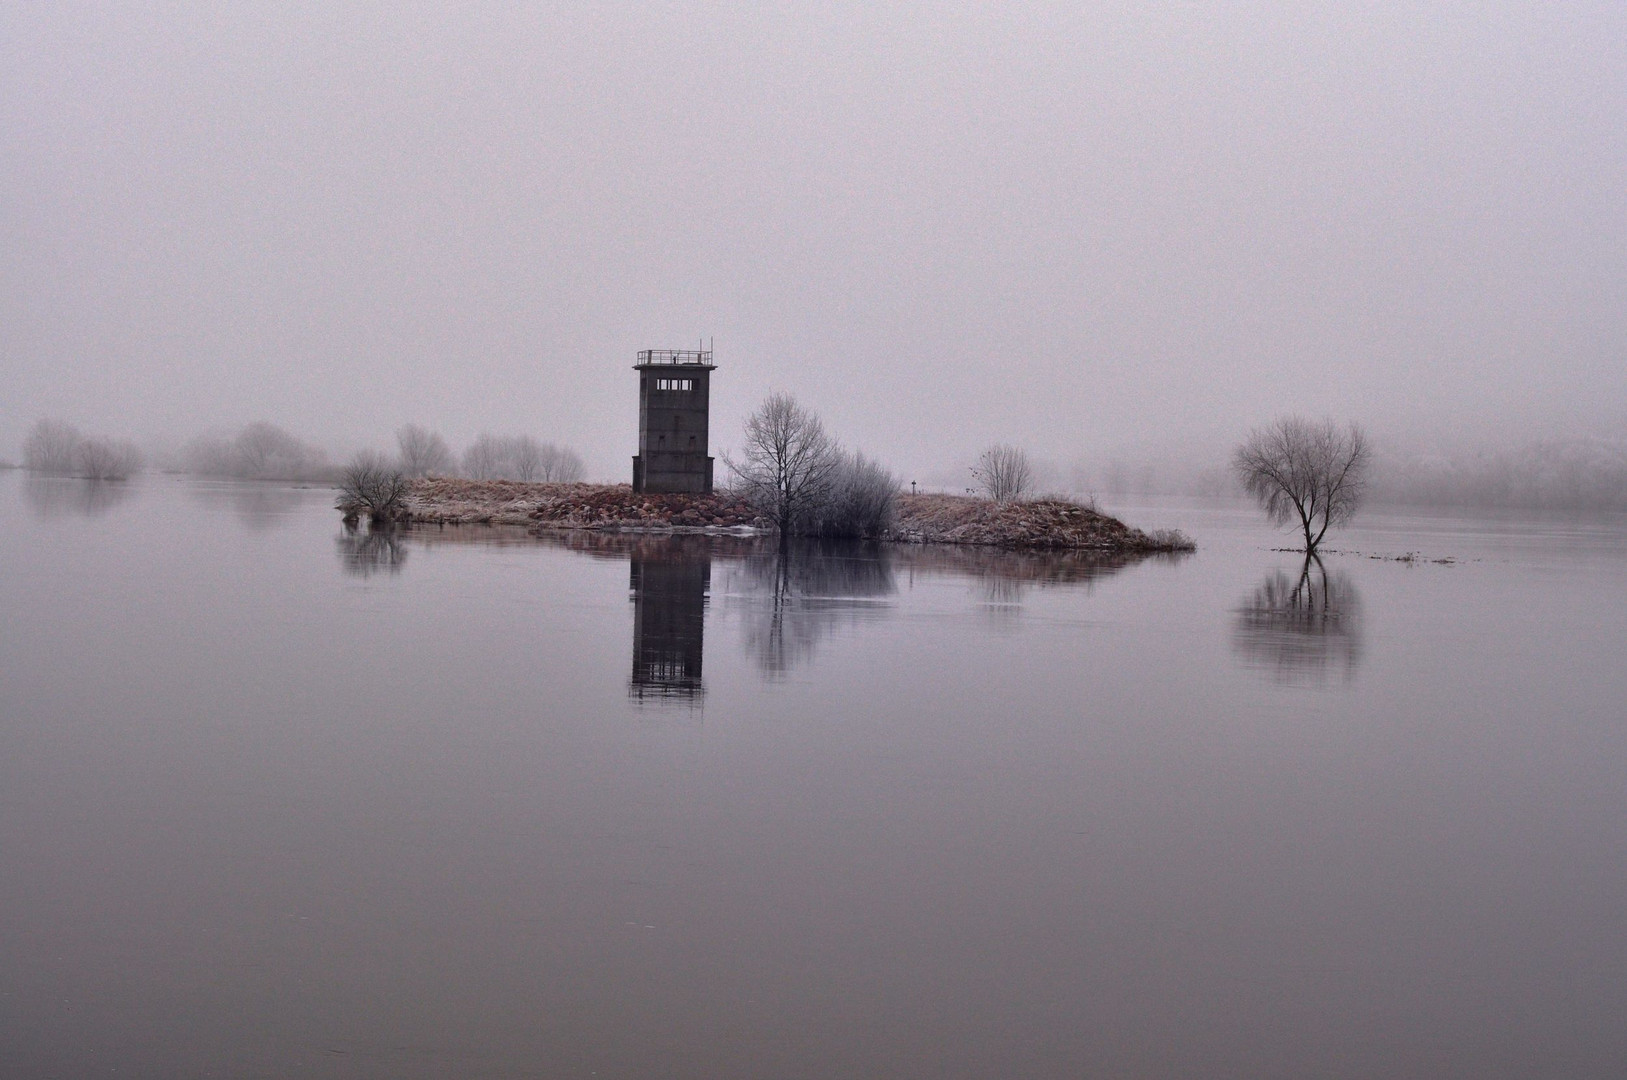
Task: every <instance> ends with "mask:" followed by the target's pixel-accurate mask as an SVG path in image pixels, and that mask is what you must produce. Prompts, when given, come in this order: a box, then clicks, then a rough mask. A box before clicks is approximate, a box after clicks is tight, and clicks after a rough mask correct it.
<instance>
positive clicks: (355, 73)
mask: <svg viewBox="0 0 1627 1080" xmlns="http://www.w3.org/2000/svg"><path fill="white" fill-rule="evenodd" d="M1624 41H1627V6H1623V5H1621V4H1619V3H1610V4H1604V3H1600V4H1582V3H1578V4H1570V5H1563V6H1560V5H1537V4H1495V5H1471V4H1452V5H1409V4H1395V3H1382V4H1368V5H1349V6H1340V7H1333V6H1328V7H1318V8H1315V9H1304V10H1300V9H1296V8H1289V7H1283V6H1280V5H1270V4H1259V5H1254V4H1210V5H1148V4H1139V3H1137V4H1124V5H1110V4H1099V5H1091V6H1090V9H1089V10H1088V11H1075V10H1069V9H1068V8H1067V7H1065V6H1063V5H1040V4H1029V3H1001V4H976V5H969V4H957V5H940V4H931V5H928V4H919V5H912V4H889V5H868V4H864V5H858V4H829V5H817V6H816V7H815V9H812V10H809V9H805V8H804V7H803V6H800V5H798V6H792V5H786V6H782V7H769V6H767V5H753V6H750V7H748V8H743V9H741V8H736V7H735V6H732V5H716V6H707V5H683V4H663V5H656V4H648V3H639V4H624V5H618V4H609V3H595V4H569V5H567V4H558V5H547V6H546V7H545V9H539V10H510V9H509V8H508V6H506V5H469V6H462V7H459V8H456V9H453V8H450V7H447V6H445V5H417V4H404V3H390V4H376V5H358V4H344V5H334V4H327V3H323V4H298V3H288V2H278V3H275V4H268V3H241V4H233V5H230V6H229V7H220V6H218V5H202V4H197V5H187V4H155V3H142V4H62V5H22V4H12V5H6V6H5V7H4V8H3V9H0V56H3V62H0V245H3V257H0V275H3V278H0V458H7V459H11V460H13V461H15V460H16V459H17V457H18V455H19V451H18V447H19V445H20V444H21V442H22V440H23V438H24V437H25V435H26V433H27V431H28V429H29V427H30V426H31V425H32V424H33V423H34V422H35V421H36V420H37V419H39V418H40V417H46V416H49V417H60V418H62V419H64V420H67V421H70V422H72V423H74V424H76V425H78V426H80V427H81V428H83V429H85V430H86V431H91V432H96V433H105V434H107V435H110V436H114V437H118V438H132V439H135V440H137V441H138V442H140V443H142V444H143V445H144V446H146V447H148V448H150V452H156V454H157V455H158V456H159V457H161V456H162V453H163V451H164V450H165V449H166V448H169V449H174V448H177V447H180V446H182V445H183V444H185V443H187V442H188V441H189V440H192V439H194V438H196V437H197V436H200V435H203V434H205V433H208V432H216V433H221V434H222V435H223V436H224V435H230V433H231V432H234V431H239V430H241V429H242V428H243V427H244V425H247V424H249V423H251V422H254V421H259V420H266V421H270V422H272V423H274V424H276V425H279V426H280V427H282V428H284V429H286V430H287V431H288V432H290V433H292V435H293V436H295V437H296V438H298V439H300V440H303V441H305V442H308V443H310V444H312V445H315V446H319V447H322V448H323V449H324V450H326V451H327V452H328V453H330V454H333V455H336V456H337V455H342V454H344V453H347V452H348V451H350V450H352V449H355V448H357V447H361V446H369V445H370V446H378V447H389V446H392V445H393V442H394V435H393V433H394V432H395V430H396V429H397V428H398V427H400V426H401V425H402V424H404V423H408V422H413V423H419V424H423V425H425V426H427V427H428V428H431V429H433V430H435V431H438V432H440V433H442V434H443V435H445V436H446V438H447V439H448V440H449V441H450V442H451V443H452V445H453V449H454V450H455V451H461V450H462V448H463V447H465V446H467V445H468V444H470V443H471V442H472V441H473V440H474V439H475V438H476V437H477V435H478V434H480V433H482V432H510V431H513V432H527V433H531V434H533V435H535V436H536V437H538V438H541V439H546V440H550V441H552V442H555V443H558V444H560V445H561V446H565V447H569V448H571V449H572V450H574V451H575V452H577V453H579V454H580V455H581V456H582V458H583V459H584V462H585V465H586V473H587V475H588V477H589V478H591V479H603V480H618V481H621V480H626V479H627V477H628V475H630V465H629V460H630V458H631V455H632V454H633V452H634V449H635V445H634V444H635V439H636V429H637V408H636V395H635V391H636V381H635V379H636V376H635V375H634V373H633V372H632V371H631V370H630V368H631V365H632V363H633V361H634V353H635V352H636V350H638V349H641V348H650V347H677V348H684V347H695V346H696V345H697V344H699V343H700V341H701V340H702V338H703V337H704V338H705V339H706V340H707V341H708V342H710V341H712V340H715V342H716V349H717V362H718V364H719V372H718V374H717V376H716V378H715V379H714V383H713V404H712V411H713V415H712V432H713V435H712V443H713V448H714V451H716V450H719V449H725V448H728V447H730V446H733V445H737V444H738V440H739V431H740V426H741V422H742V421H743V419H744V417H745V415H746V414H747V413H748V412H749V411H750V410H751V409H752V408H754V407H755V406H756V405H757V403H758V402H760V401H761V400H762V398H763V397H764V396H765V395H766V394H767V393H768V392H769V391H770V390H773V389H783V390H788V391H791V392H792V393H794V394H796V395H797V396H798V397H799V398H800V399H801V400H802V401H803V402H804V403H805V404H807V405H808V406H809V407H810V408H812V409H814V410H815V411H817V412H818V413H819V414H821V415H822V416H823V417H824V419H825V421H826V423H827V425H828V426H829V427H830V428H831V430H832V431H833V432H834V433H836V434H837V435H839V436H840V437H841V438H842V439H843V440H844V441H846V442H847V443H848V444H849V445H852V446H855V447H858V448H860V449H863V450H864V451H865V452H867V453H869V454H872V455H875V456H876V457H878V458H880V459H881V460H882V461H884V462H886V463H887V464H888V465H890V466H891V467H893V468H894V469H895V470H897V471H898V472H899V473H900V474H901V475H902V476H903V477H904V478H905V479H906V480H909V479H918V480H920V481H922V482H923V483H929V484H938V485H944V486H954V485H955V484H957V483H963V482H965V475H966V473H965V470H966V466H968V465H969V464H970V463H971V462H972V461H973V459H974V458H975V456H976V454H977V452H978V450H979V449H981V448H982V447H984V446H986V445H987V444H989V443H992V442H997V441H1000V442H1014V443H1018V444H1020V445H1022V446H1024V447H1025V448H1026V449H1028V450H1029V452H1030V453H1032V454H1033V455H1034V456H1035V457H1036V459H1038V460H1039V461H1040V462H1042V463H1043V464H1044V465H1045V467H1046V468H1047V469H1048V470H1049V482H1051V483H1053V484H1058V485H1067V486H1073V487H1076V488H1081V489H1083V488H1096V489H1099V490H1104V491H1105V490H1114V489H1115V485H1117V486H1118V487H1120V488H1123V489H1127V490H1128V489H1134V488H1138V487H1139V488H1157V487H1166V488H1181V487H1184V488H1188V489H1202V488H1204V486H1205V485H1219V484H1221V483H1222V482H1223V477H1222V471H1223V468H1224V464H1225V459H1226V455H1227V453H1228V451H1229V449H1230V447H1231V446H1232V445H1233V444H1234V443H1235V442H1236V441H1237V439H1238V438H1240V437H1241V436H1242V435H1243V434H1244V433H1245V432H1246V431H1247V429H1248V428H1249V427H1251V426H1254V425H1256V424H1260V423H1263V422H1266V421H1268V420H1270V419H1271V418H1273V417H1274V416H1276V415H1278V414H1281V413H1284V412H1301V413H1306V414H1311V415H1322V414H1329V415H1332V416H1335V417H1338V418H1341V419H1345V418H1348V419H1354V420H1357V421H1360V422H1361V423H1363V424H1365V425H1366V426H1367V427H1368V429H1369V431H1370V432H1371V433H1372V435H1373V436H1374V440H1375V443H1376V444H1377V446H1378V448H1379V451H1380V455H1379V460H1378V463H1377V464H1378V466H1379V468H1380V470H1381V473H1380V479H1381V487H1382V486H1383V485H1384V484H1387V485H1388V487H1389V489H1390V490H1391V491H1392V492H1394V491H1411V492H1413V493H1414V494H1417V495H1418V497H1421V498H1435V497H1445V496H1442V495H1440V494H1439V491H1440V490H1451V491H1455V492H1462V491H1464V490H1468V488H1470V487H1473V486H1474V485H1480V486H1482V487H1484V486H1485V485H1486V484H1491V485H1492V486H1493V487H1495V486H1496V484H1497V483H1499V481H1498V480H1497V477H1498V476H1499V475H1502V476H1504V477H1505V480H1506V483H1505V486H1507V485H1515V486H1517V485H1519V484H1526V485H1528V486H1529V485H1533V484H1534V485H1535V486H1536V488H1537V489H1538V490H1539V492H1540V491H1542V490H1546V489H1545V488H1544V486H1543V485H1544V483H1545V482H1544V481H1542V480H1541V479H1540V477H1542V476H1546V475H1556V476H1562V477H1563V476H1570V477H1571V481H1570V482H1571V483H1572V484H1573V486H1576V487H1577V488H1578V489H1582V488H1587V487H1588V485H1590V484H1592V485H1595V486H1597V484H1598V483H1599V482H1600V481H1598V480H1597V475H1598V471H1599V470H1600V469H1603V470H1605V472H1606V473H1608V474H1609V475H1612V476H1616V477H1618V479H1627V442H1624V438H1627V355H1624V353H1627V349H1624V344H1623V343H1624V341H1627V210H1624V205H1623V201H1622V193H1623V192H1624V191H1627V125H1624V124H1623V123H1622V118H1623V117H1624V116H1627V49H1624V48H1623V46H1622V43H1623V42H1624ZM1533 462H1535V463H1536V464H1532V463H1533ZM1555 463H1557V464H1555ZM1612 469H1613V470H1615V472H1614V473H1610V472H1609V470H1612ZM1544 470H1546V472H1545V471H1544ZM1566 470H1570V472H1568V473H1567V472H1566ZM1589 470H1592V471H1591V472H1590V471H1589ZM1531 476H1536V477H1538V478H1539V479H1537V480H1531V479H1529V477H1531ZM1508 477H1513V478H1514V479H1506V478H1508ZM1521 477H1525V479H1520V478H1521ZM1443 484H1444V485H1446V487H1445V488H1442V487H1441V485H1443ZM1452 484H1456V485H1457V486H1456V487H1452V486H1451V485H1452ZM1431 485H1435V486H1433V487H1432V486H1431ZM1623 491H1624V492H1627V488H1623ZM1432 493H1433V494H1432ZM1537 501H1541V500H1540V499H1538V500H1537Z"/></svg>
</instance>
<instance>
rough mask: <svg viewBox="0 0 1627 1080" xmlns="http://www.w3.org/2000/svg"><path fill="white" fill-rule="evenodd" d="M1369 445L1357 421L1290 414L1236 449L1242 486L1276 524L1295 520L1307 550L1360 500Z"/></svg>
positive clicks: (1234, 457)
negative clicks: (1342, 424)
mask: <svg viewBox="0 0 1627 1080" xmlns="http://www.w3.org/2000/svg"><path fill="white" fill-rule="evenodd" d="M1370 458H1371V451H1370V450H1369V448H1368V445H1367V437H1366V436H1365V435H1364V434H1363V433H1362V430H1361V428H1359V427H1357V426H1356V425H1355V424H1350V425H1347V426H1346V427H1344V428H1340V427H1339V426H1338V425H1336V424H1335V423H1334V422H1333V421H1332V420H1315V421H1313V420H1306V419H1303V418H1301V417H1298V416H1288V417H1284V418H1282V419H1280V420H1277V421H1276V422H1275V423H1273V424H1271V425H1270V426H1269V427H1265V428H1262V429H1260V430H1257V431H1253V432H1250V433H1249V437H1248V438H1247V439H1246V440H1244V442H1243V444H1242V445H1241V446H1239V447H1238V448H1237V450H1236V451H1235V452H1234V453H1233V455H1232V468H1233V470H1234V471H1235V472H1236V473H1237V476H1238V479H1240V480H1241V481H1242V482H1243V487H1244V488H1245V489H1246V490H1247V491H1248V493H1249V494H1250V495H1252V496H1254V498H1255V499H1256V500H1257V501H1258V502H1259V504H1260V507H1261V508H1262V509H1263V510H1264V511H1265V513H1266V516H1267V517H1268V518H1270V519H1271V520H1272V521H1273V522H1275V523H1276V524H1278V525H1288V524H1297V525H1298V526H1299V528H1300V530H1301V531H1302V532H1303V533H1304V536H1305V552H1306V554H1307V555H1309V554H1312V553H1314V552H1315V551H1316V548H1317V545H1318V544H1320V543H1321V542H1322V537H1323V536H1325V535H1326V534H1327V531H1328V528H1329V527H1330V526H1332V525H1338V524H1340V523H1342V522H1345V521H1348V520H1350V518H1351V517H1352V516H1353V515H1354V514H1355V513H1356V509H1357V508H1358V507H1359V506H1360V505H1361V499H1362V494H1363V492H1364V491H1365V488H1366V480H1367V466H1368V462H1369V460H1370Z"/></svg>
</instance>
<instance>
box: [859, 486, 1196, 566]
mask: <svg viewBox="0 0 1627 1080" xmlns="http://www.w3.org/2000/svg"><path fill="white" fill-rule="evenodd" d="M888 539H891V540H901V541H905V542H909V543H929V544H980V545H987V546H990V547H1002V548H1017V549H1028V550H1086V551H1123V552H1158V551H1191V550H1192V549H1193V544H1192V541H1191V540H1189V539H1187V538H1186V537H1185V536H1184V535H1182V534H1181V533H1178V532H1173V531H1159V532H1155V533H1145V532H1142V531H1141V530H1140V529H1132V528H1130V527H1129V526H1128V525H1126V524H1124V522H1122V521H1120V520H1118V519H1117V518H1112V517H1108V516H1107V515H1106V514H1102V513H1098V512H1097V511H1096V510H1094V509H1092V508H1091V507H1089V506H1085V505H1082V504H1080V503H1076V502H1073V501H1071V500H1068V499H1061V498H1054V497H1048V498H1043V499H1034V500H1032V501H1029V502H1005V503H997V502H994V501H992V500H989V499H976V498H971V497H969V496H965V495H902V496H900V497H899V500H898V522H897V524H896V525H895V526H894V527H893V529H892V531H891V532H890V533H889V534H888Z"/></svg>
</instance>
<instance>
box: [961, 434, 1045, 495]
mask: <svg viewBox="0 0 1627 1080" xmlns="http://www.w3.org/2000/svg"><path fill="white" fill-rule="evenodd" d="M972 477H973V478H974V479H975V480H976V481H977V485H978V488H979V489H980V490H981V491H982V492H983V493H984V494H985V495H987V496H988V497H989V498H991V499H993V500H994V501H995V502H1012V501H1015V500H1017V499H1020V498H1022V496H1023V494H1024V493H1025V492H1027V491H1028V490H1029V489H1030V488H1032V487H1033V484H1034V467H1033V465H1032V464H1030V463H1029V460H1028V455H1027V454H1026V453H1024V452H1023V451H1021V450H1019V449H1017V448H1016V447H1015V446H1007V445H1005V444H1003V443H1002V444H999V445H996V446H991V447H989V448H988V449H987V450H985V451H983V453H982V454H980V455H978V459H977V464H976V465H974V466H972Z"/></svg>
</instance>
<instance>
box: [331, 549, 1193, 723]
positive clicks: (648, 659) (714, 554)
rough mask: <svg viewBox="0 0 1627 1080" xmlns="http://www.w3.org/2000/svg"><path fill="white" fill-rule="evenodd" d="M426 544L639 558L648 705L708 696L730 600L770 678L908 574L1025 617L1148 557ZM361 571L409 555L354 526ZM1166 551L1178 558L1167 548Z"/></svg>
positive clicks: (643, 694)
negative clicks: (1044, 602)
mask: <svg viewBox="0 0 1627 1080" xmlns="http://www.w3.org/2000/svg"><path fill="white" fill-rule="evenodd" d="M407 535H410V536H411V538H412V543H413V544H414V545H421V546H423V547H425V548H434V547H437V546H440V545H443V544H448V545H451V544H457V545H464V544H476V545H481V546H497V547H511V546H539V547H552V548H564V549H566V550H569V551H572V552H575V553H577V554H580V555H585V556H588V557H590V558H594V559H601V560H612V561H620V560H624V559H625V560H626V561H627V564H628V570H627V575H628V576H627V582H628V591H629V598H630V599H631V601H632V604H633V642H632V674H631V677H630V679H629V682H628V690H629V694H630V695H631V696H632V697H634V698H636V699H638V700H640V701H646V700H649V701H657V702H659V701H663V700H674V701H683V702H691V703H693V702H694V701H696V700H698V699H700V698H701V697H702V696H703V695H704V694H705V682H704V678H703V671H704V659H705V638H706V634H705V631H706V620H707V619H708V618H709V617H713V615H714V613H715V612H714V608H713V604H712V599H713V597H714V596H717V597H721V598H722V601H723V617H724V618H725V619H727V620H730V621H733V622H735V623H737V625H738V628H739V632H740V639H741V642H742V644H743V647H744V650H745V652H746V654H747V655H748V656H749V657H750V658H751V659H752V661H753V662H754V664H755V666H756V667H757V669H758V670H759V671H760V672H762V673H763V674H765V675H767V676H769V677H779V676H783V675H785V674H787V673H789V672H791V671H792V670H794V669H795V668H797V667H799V666H801V665H804V664H806V663H808V662H810V661H811V659H812V658H813V656H814V653H815V652H816V650H817V649H818V648H819V646H820V644H821V643H822V642H824V641H826V640H827V639H829V638H831V637H832V636H834V635H836V634H838V633H840V632H841V631H842V630H843V629H845V628H849V627H852V626H855V625H858V624H861V623H866V622H870V621H873V620H877V619H882V618H885V617H887V616H888V615H889V614H891V612H892V611H893V607H894V602H893V598H894V597H895V595H896V594H897V593H898V591H899V581H900V578H901V577H902V576H903V575H905V574H908V576H909V580H910V581H911V582H912V583H913V582H914V580H915V579H916V578H917V577H925V578H932V577H943V578H949V579H954V580H960V581H967V582H969V583H970V584H971V586H972V588H973V590H974V592H976V593H977V594H978V595H979V596H980V598H981V599H982V601H983V606H984V608H985V610H988V611H992V612H995V613H996V614H998V615H999V616H1000V617H1001V618H1004V619H1010V620H1016V619H1018V618H1020V616H1021V609H1022V603H1023V600H1024V598H1025V597H1026V596H1027V595H1028V593H1029V592H1030V591H1031V590H1033V589H1035V588H1048V587H1065V588H1077V587H1081V586H1083V587H1085V588H1086V589H1088V588H1090V587H1091V586H1092V585H1093V584H1094V583H1095V582H1096V581H1098V580H1100V579H1101V578H1104V577H1106V576H1108V575H1111V574H1115V573H1117V572H1119V571H1120V570H1122V569H1124V568H1125V567H1127V566H1130V565H1133V564H1135V563H1137V562H1140V561H1143V560H1142V559H1141V558H1126V557H1124V556H1119V555H1103V554H1099V553H1090V552H1028V553H1017V552H1009V551H998V550H994V549H989V548H976V547H952V546H943V545H897V546H892V545H886V546H884V545H875V544H861V543H855V542H844V541H805V542H798V543H794V544H791V545H790V546H789V547H788V548H786V549H784V550H781V548H780V547H779V545H778V544H777V543H775V542H774V541H773V540H772V539H764V538H761V537H740V536H704V535H695V534H680V535H672V534H650V533H613V532H595V531H590V530H580V531H565V532H541V533H534V532H529V531H527V530H526V529H524V528H523V527H520V526H513V527H494V526H489V525H435V526H419V527H415V528H412V529H410V530H409V531H408V533H407ZM340 543H341V552H342V554H343V556H344V557H345V558H346V559H347V569H350V570H352V571H353V572H356V573H370V572H374V571H376V570H377V569H380V568H387V569H389V570H392V571H394V570H398V569H399V568H400V563H401V562H402V560H404V559H405V557H406V551H405V548H404V547H402V546H401V544H400V541H399V540H398V539H397V538H396V536H395V534H394V533H386V534H383V536H380V534H373V533H359V534H347V535H346V536H345V537H342V538H341V540H340ZM1154 558H1155V559H1156V558H1168V557H1163V556H1154Z"/></svg>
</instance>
